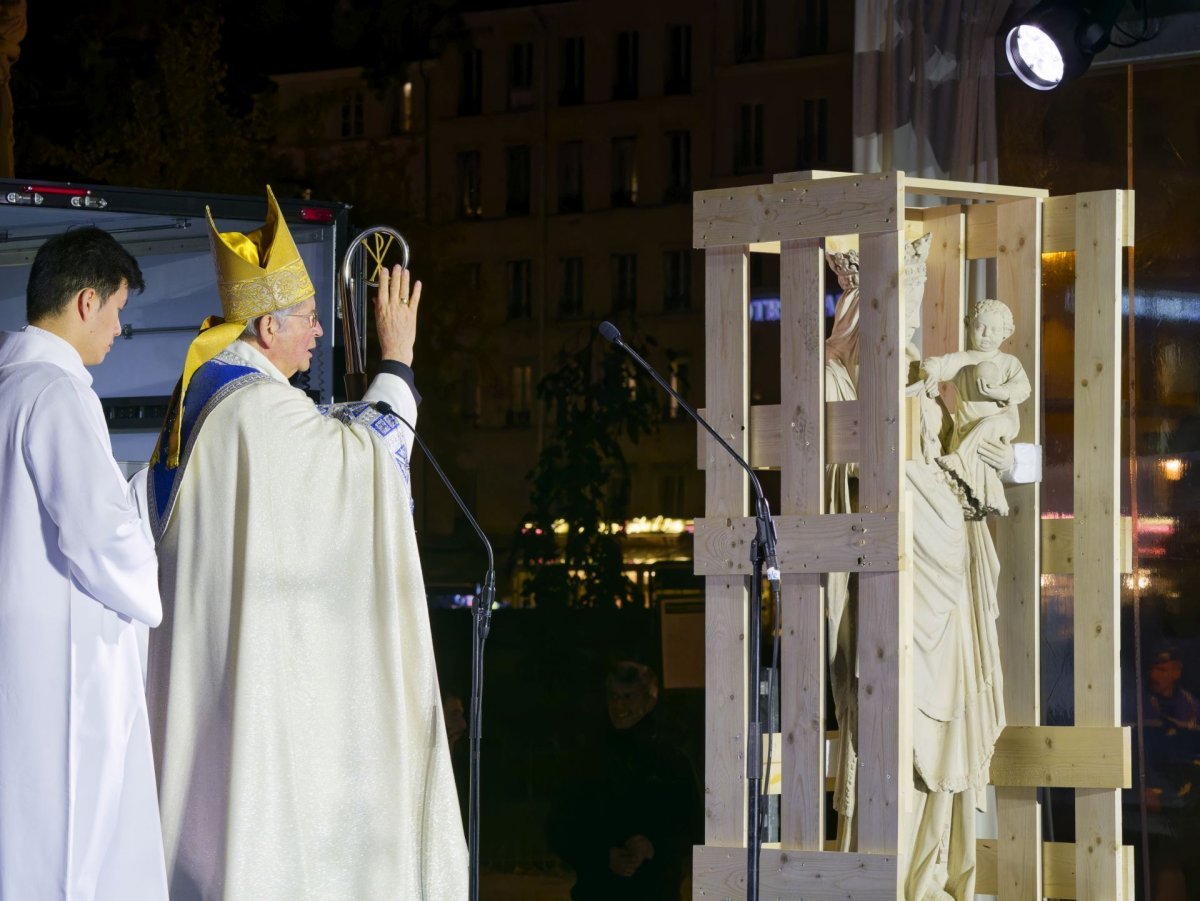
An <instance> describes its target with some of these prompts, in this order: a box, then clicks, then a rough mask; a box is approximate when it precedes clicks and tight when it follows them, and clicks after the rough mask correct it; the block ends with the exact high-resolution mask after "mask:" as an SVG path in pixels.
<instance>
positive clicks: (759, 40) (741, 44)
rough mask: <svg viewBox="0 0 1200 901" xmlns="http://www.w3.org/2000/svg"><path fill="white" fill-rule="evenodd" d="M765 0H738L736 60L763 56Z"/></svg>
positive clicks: (743, 61)
mask: <svg viewBox="0 0 1200 901" xmlns="http://www.w3.org/2000/svg"><path fill="white" fill-rule="evenodd" d="M766 6H767V4H766V0H740V2H739V9H738V31H737V61H738V62H739V63H745V62H750V61H752V60H756V59H762V58H763V50H764V48H765V46H766V28H765V19H766Z"/></svg>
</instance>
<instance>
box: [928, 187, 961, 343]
mask: <svg viewBox="0 0 1200 901" xmlns="http://www.w3.org/2000/svg"><path fill="white" fill-rule="evenodd" d="M965 223H966V217H964V216H963V212H962V207H960V206H942V207H930V208H929V209H928V210H926V211H925V220H924V226H925V230H926V231H928V232H929V233H930V234H931V235H933V239H932V246H931V247H930V248H929V263H928V265H927V266H926V268H925V272H926V279H925V298H924V301H923V302H922V304H921V355H922V356H925V357H933V356H938V355H940V354H947V353H952V352H954V351H957V350H962V346H963V344H962V336H963V316H964V314H965V310H964V307H963V304H964V303H965V291H964V276H963V273H964V272H965V269H964V267H963V247H964V245H965V244H966V232H965V228H966V226H965Z"/></svg>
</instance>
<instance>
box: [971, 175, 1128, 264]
mask: <svg viewBox="0 0 1200 901" xmlns="http://www.w3.org/2000/svg"><path fill="white" fill-rule="evenodd" d="M1116 193H1118V194H1120V195H1122V196H1123V198H1124V200H1123V201H1122V202H1123V203H1124V207H1125V208H1124V210H1123V211H1122V219H1121V222H1120V223H1119V226H1120V235H1119V237H1118V240H1119V241H1120V242H1121V246H1122V247H1130V246H1132V245H1133V240H1134V230H1133V192H1132V191H1118V192H1116ZM997 206H998V205H997V204H993V203H983V204H976V205H974V206H969V207H967V259H969V260H981V259H990V258H991V257H994V256H996V252H997V239H996V221H997V220H996V216H997ZM1074 250H1075V195H1074V194H1064V195H1062V196H1059V197H1048V198H1047V199H1046V200H1045V201H1044V202H1043V204H1042V253H1072V252H1073V251H1074Z"/></svg>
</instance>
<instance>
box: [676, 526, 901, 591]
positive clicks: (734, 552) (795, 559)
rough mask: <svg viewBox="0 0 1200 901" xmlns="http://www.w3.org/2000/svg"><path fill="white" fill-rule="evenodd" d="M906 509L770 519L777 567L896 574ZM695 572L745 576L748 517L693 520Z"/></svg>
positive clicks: (797, 570)
mask: <svg viewBox="0 0 1200 901" xmlns="http://www.w3.org/2000/svg"><path fill="white" fill-rule="evenodd" d="M906 515H907V514H906V513H826V514H823V515H815V516H807V515H806V516H799V515H791V516H788V515H782V516H777V517H775V531H776V533H777V535H778V539H779V540H778V545H777V555H778V559H779V571H780V572H782V573H784V574H785V575H790V574H801V575H803V574H813V573H816V574H820V573H827V572H896V571H899V570H902V569H905V568H907V565H908V561H907V560H906V558H905V557H904V555H903V553H902V551H901V549H900V537H901V535H902V534H903V532H904V525H903V520H904V519H905V518H906ZM694 530H695V536H694V537H695V545H694V550H693V557H694V559H695V572H696V574H697V575H702V576H731V575H749V574H750V571H751V570H750V563H749V561H748V559H747V558H748V556H749V553H750V551H749V547H750V542H751V540H753V538H754V536H755V520H754V517H752V516H743V517H732V516H717V517H701V518H699V519H697V520H695V522H694Z"/></svg>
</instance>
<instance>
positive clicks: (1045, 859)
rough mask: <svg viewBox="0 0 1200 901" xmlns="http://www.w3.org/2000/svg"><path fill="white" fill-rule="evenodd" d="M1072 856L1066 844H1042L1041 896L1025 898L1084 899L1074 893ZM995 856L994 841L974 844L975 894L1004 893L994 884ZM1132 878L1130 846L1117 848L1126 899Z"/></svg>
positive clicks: (1129, 894) (982, 840) (1068, 844)
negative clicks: (1119, 853)
mask: <svg viewBox="0 0 1200 901" xmlns="http://www.w3.org/2000/svg"><path fill="white" fill-rule="evenodd" d="M1075 853H1076V851H1075V845H1073V844H1071V843H1070V842H1043V843H1042V853H1041V854H1040V855H1039V857H1040V858H1041V861H1042V870H1043V872H1044V873H1045V882H1044V884H1043V888H1042V894H1041V895H1027V896H1026V898H1033V897H1039V898H1040V897H1046V898H1063V899H1075V898H1083V897H1085V896H1083V895H1079V894H1077V893H1076V891H1075ZM996 855H997V851H996V840H995V839H991V838H983V839H979V840H978V841H977V842H976V843H975V894H976V895H999V894H1002V893H1003V892H1004V887H1003V886H1001V885H998V884H997V872H996ZM1133 877H1134V866H1133V847H1132V846H1131V845H1124V846H1123V847H1122V848H1121V878H1122V880H1123V882H1124V883H1125V891H1126V895H1125V897H1127V898H1132V897H1133V894H1132V892H1133Z"/></svg>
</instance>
